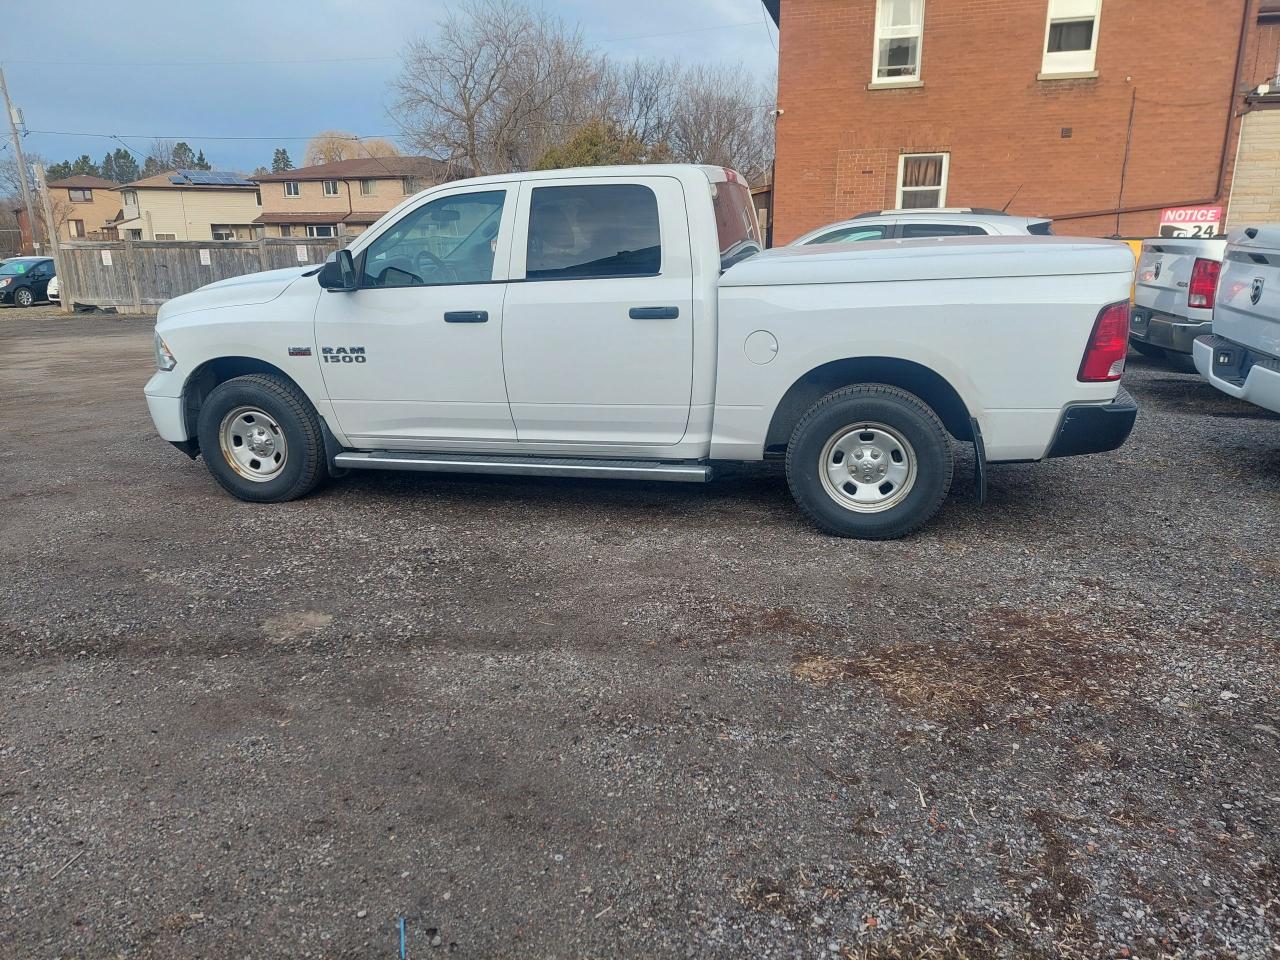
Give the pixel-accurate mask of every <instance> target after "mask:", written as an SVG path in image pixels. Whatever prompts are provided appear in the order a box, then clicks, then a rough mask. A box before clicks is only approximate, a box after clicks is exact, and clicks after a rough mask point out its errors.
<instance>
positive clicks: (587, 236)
mask: <svg viewBox="0 0 1280 960" xmlns="http://www.w3.org/2000/svg"><path fill="white" fill-rule="evenodd" d="M661 267H662V239H661V234H660V232H659V229H658V198H657V197H656V196H655V195H654V192H653V191H652V190H650V189H649V188H648V187H646V186H642V185H640V184H638V183H627V184H595V185H590V186H578V187H537V188H536V189H535V190H534V191H533V196H532V202H531V204H530V209H529V249H528V259H527V265H526V269H525V277H526V279H529V280H597V279H601V278H605V277H652V276H657V274H658V273H659V272H660V270H661Z"/></svg>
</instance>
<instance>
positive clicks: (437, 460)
mask: <svg viewBox="0 0 1280 960" xmlns="http://www.w3.org/2000/svg"><path fill="white" fill-rule="evenodd" d="M333 465H334V466H335V467H340V468H343V469H350V470H418V471H422V472H424V473H487V474H510V475H515V476H525V477H601V478H607V479H613V480H665V481H667V482H671V483H706V482H707V481H709V480H710V479H711V467H710V465H708V464H705V463H697V462H691V461H683V462H676V463H662V462H660V461H656V460H654V461H650V460H589V459H585V458H568V457H480V456H471V455H468V454H441V453H403V452H399V451H392V450H374V451H369V452H361V451H355V450H347V451H344V452H343V453H340V454H338V455H337V456H335V457H334V458H333Z"/></svg>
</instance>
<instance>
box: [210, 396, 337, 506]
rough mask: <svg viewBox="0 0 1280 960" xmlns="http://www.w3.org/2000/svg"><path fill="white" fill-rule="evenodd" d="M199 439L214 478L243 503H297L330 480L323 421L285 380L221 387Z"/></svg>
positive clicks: (214, 398) (212, 398) (213, 398)
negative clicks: (322, 483)
mask: <svg viewBox="0 0 1280 960" xmlns="http://www.w3.org/2000/svg"><path fill="white" fill-rule="evenodd" d="M198 433H199V437H200V451H201V452H202V453H203V454H204V461H205V465H206V466H207V467H208V468H209V472H210V473H211V474H213V478H214V479H215V480H217V481H218V483H219V484H221V485H222V488H223V489H224V490H226V491H227V492H228V493H230V494H231V495H232V496H234V497H238V498H239V499H241V500H247V501H249V502H251V503H282V502H284V501H286V500H296V499H298V498H299V497H304V496H306V495H307V494H308V493H310V492H311V491H312V490H314V489H315V488H316V487H317V486H319V485H320V482H321V481H322V480H323V479H324V476H325V462H324V456H325V454H324V439H323V437H322V435H321V433H320V419H319V417H317V416H316V412H315V410H314V409H313V408H312V406H311V404H310V402H309V401H308V400H307V398H306V397H305V396H304V395H303V394H302V392H301V391H300V390H299V389H298V388H297V387H296V386H294V385H293V384H292V383H290V382H289V381H288V380H286V379H284V378H283V377H277V376H273V375H271V374H251V375H248V376H244V377H236V378H235V379H233V380H228V381H226V382H225V383H221V384H219V385H218V386H217V387H215V388H214V390H213V392H212V393H210V394H209V396H208V398H207V399H206V400H205V402H204V406H202V407H201V408H200V422H199V425H198Z"/></svg>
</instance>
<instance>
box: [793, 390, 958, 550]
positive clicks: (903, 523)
mask: <svg viewBox="0 0 1280 960" xmlns="http://www.w3.org/2000/svg"><path fill="white" fill-rule="evenodd" d="M862 424H876V425H883V426H885V427H888V428H890V430H891V431H893V432H896V433H897V434H899V435H900V437H901V439H903V440H905V441H906V442H907V444H909V447H910V451H911V453H910V454H908V455H907V456H908V459H907V462H908V463H910V456H911V455H914V460H915V473H914V480H913V481H912V482H911V483H906V482H904V483H903V484H902V485H901V487H902V488H905V491H906V492H905V493H899V494H897V495H899V496H901V497H902V499H901V500H900V501H898V502H896V503H894V504H893V505H891V506H888V507H887V508H885V509H882V510H881V511H880V512H877V513H863V512H859V511H857V510H855V509H853V508H851V507H848V506H844V505H842V503H841V502H839V501H838V500H837V499H836V496H837V495H838V493H831V492H828V489H827V486H826V484H825V483H824V480H823V478H822V475H821V473H820V471H821V470H822V469H823V468H822V467H821V466H820V464H822V463H823V462H824V453H825V452H826V448H827V446H828V444H829V443H831V442H833V441H835V439H836V437H837V436H838V435H839V434H840V433H841V431H844V430H845V429H846V428H847V429H848V430H849V431H850V432H852V431H853V430H854V428H855V427H857V426H859V425H862ZM859 436H867V434H860V435H859ZM833 462H835V463H838V462H839V461H838V460H837V461H833ZM885 462H886V463H887V462H888V461H885ZM954 467H955V458H954V455H953V452H952V449H951V438H950V437H949V436H948V434H947V430H946V428H945V427H944V426H943V425H942V421H941V420H939V419H938V415H937V414H936V413H934V412H933V410H932V409H930V408H929V406H928V405H927V404H926V403H924V402H923V401H922V400H921V399H920V398H919V397H917V396H915V395H913V394H910V393H908V392H907V391H905V390H900V389H899V388H897V387H891V386H888V385H886V384H882V383H864V384H858V385H856V386H851V387H842V388H841V389H839V390H836V391H834V392H832V393H829V394H827V395H826V396H825V397H823V398H822V399H821V400H819V401H818V402H817V403H815V404H814V405H813V406H812V407H810V408H809V410H808V411H807V412H806V413H805V415H804V416H803V417H801V418H800V422H799V423H798V424H796V428H795V430H794V431H793V432H792V434H791V440H790V442H789V443H788V444H787V483H788V484H789V485H790V487H791V495H792V496H793V497H795V500H796V503H798V504H799V505H800V509H801V510H803V511H804V512H805V513H806V514H807V515H808V516H809V519H811V520H812V521H813V522H814V523H815V524H817V525H818V526H819V527H820V528H821V529H822V530H824V531H826V532H827V533H830V534H833V535H835V536H837V537H853V538H856V539H859V540H895V539H897V538H899V537H905V536H906V535H907V534H909V533H913V532H914V531H916V530H918V529H920V527H922V526H924V525H925V524H926V523H928V522H929V520H931V519H932V518H933V516H934V515H935V514H936V513H937V512H938V510H939V509H940V508H941V507H942V502H943V501H944V500H945V499H946V498H947V492H948V491H949V490H950V489H951V476H952V471H953V469H954ZM887 485H888V484H886V486H887ZM890 493H891V495H893V494H892V489H891V491H890Z"/></svg>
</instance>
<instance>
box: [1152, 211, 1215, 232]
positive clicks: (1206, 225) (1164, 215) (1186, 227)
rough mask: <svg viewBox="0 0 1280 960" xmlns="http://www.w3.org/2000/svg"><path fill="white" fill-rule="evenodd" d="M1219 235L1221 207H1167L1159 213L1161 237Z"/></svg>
mask: <svg viewBox="0 0 1280 960" xmlns="http://www.w3.org/2000/svg"><path fill="white" fill-rule="evenodd" d="M1220 233H1222V208H1221V207H1169V208H1168V209H1167V210H1162V211H1161V212H1160V236H1162V237H1216V236H1218V235H1219V234H1220Z"/></svg>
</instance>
